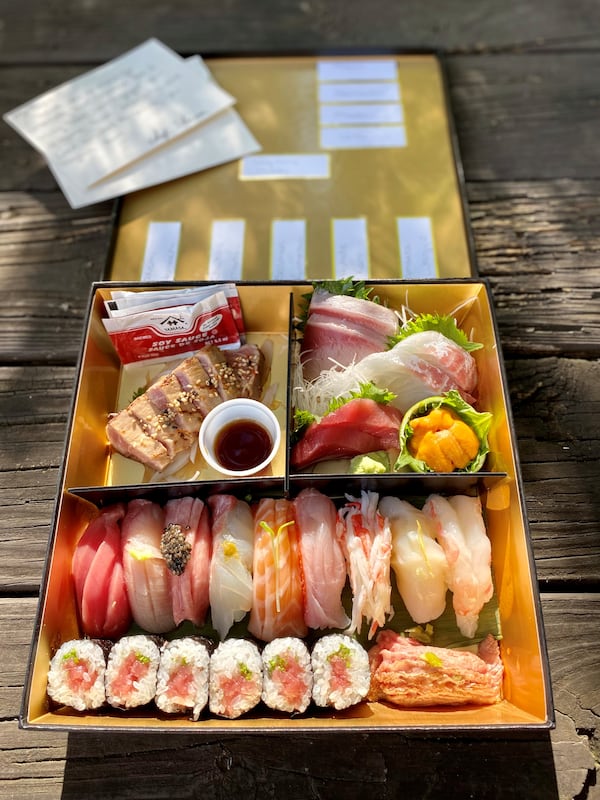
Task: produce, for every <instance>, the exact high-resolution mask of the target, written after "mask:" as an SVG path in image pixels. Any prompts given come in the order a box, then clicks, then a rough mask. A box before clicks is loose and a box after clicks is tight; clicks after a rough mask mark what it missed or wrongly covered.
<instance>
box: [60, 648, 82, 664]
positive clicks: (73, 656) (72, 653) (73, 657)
mask: <svg viewBox="0 0 600 800" xmlns="http://www.w3.org/2000/svg"><path fill="white" fill-rule="evenodd" d="M62 659H63V661H73V662H74V663H75V664H79V656H78V655H77V650H75V648H73V649H72V650H69V652H68V653H64V655H63V657H62Z"/></svg>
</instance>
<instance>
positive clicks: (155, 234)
mask: <svg viewBox="0 0 600 800" xmlns="http://www.w3.org/2000/svg"><path fill="white" fill-rule="evenodd" d="M180 235H181V222H151V223H150V225H149V226H148V235H147V237H146V249H145V251H144V260H143V262H142V274H141V280H142V281H172V280H173V279H174V277H175V270H176V269H177V256H178V254H179V237H180Z"/></svg>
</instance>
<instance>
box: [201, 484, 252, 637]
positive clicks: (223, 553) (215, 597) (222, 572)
mask: <svg viewBox="0 0 600 800" xmlns="http://www.w3.org/2000/svg"><path fill="white" fill-rule="evenodd" d="M208 505H209V506H210V510H211V512H212V543H213V550H212V558H211V562H210V583H209V597H210V609H211V617H212V624H213V627H214V628H215V630H217V632H218V633H219V636H220V637H221V639H224V638H225V637H226V635H227V633H228V632H229V629H230V628H231V626H232V625H233V623H234V622H239V620H241V619H242V618H243V617H244V616H245V614H246V613H247V612H248V611H250V609H251V608H252V555H253V551H254V520H253V518H252V511H251V510H250V506H249V505H248V503H246V502H244V501H243V500H238V499H237V498H236V497H233V496H232V495H226V494H216V495H213V496H212V497H209V498H208Z"/></svg>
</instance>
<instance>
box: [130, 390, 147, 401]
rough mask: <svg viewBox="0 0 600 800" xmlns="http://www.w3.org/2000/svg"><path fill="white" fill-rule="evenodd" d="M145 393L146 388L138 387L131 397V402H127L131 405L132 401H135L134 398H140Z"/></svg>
mask: <svg viewBox="0 0 600 800" xmlns="http://www.w3.org/2000/svg"><path fill="white" fill-rule="evenodd" d="M145 391H146V387H145V386H138V388H137V389H136V390H135V392H134V393H133V394H132V395H131V400H130V401H129V402H130V403H133V401H134V400H135V399H136V397H141V396H142V395H143V394H144V392H145Z"/></svg>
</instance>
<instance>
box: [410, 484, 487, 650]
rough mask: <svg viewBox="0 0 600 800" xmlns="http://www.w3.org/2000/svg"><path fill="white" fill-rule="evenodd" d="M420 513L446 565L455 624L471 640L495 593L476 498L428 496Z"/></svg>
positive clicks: (482, 524)
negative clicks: (431, 529)
mask: <svg viewBox="0 0 600 800" xmlns="http://www.w3.org/2000/svg"><path fill="white" fill-rule="evenodd" d="M423 511H424V513H425V514H427V515H428V516H429V517H430V519H431V520H432V522H433V525H434V531H435V536H436V539H437V540H438V542H439V543H440V545H441V546H442V549H443V550H444V553H445V554H446V560H447V562H448V586H449V588H450V590H451V591H452V605H453V607H454V612H455V614H456V624H457V625H458V628H459V630H460V632H461V633H462V634H463V636H467V637H468V638H469V639H472V638H473V637H474V636H475V633H476V631H477V625H478V623H479V613H480V611H481V609H482V608H483V606H484V605H485V603H487V602H488V600H490V598H491V597H492V594H493V593H494V587H493V583H492V572H491V567H490V564H491V560H492V554H491V544H490V540H489V538H488V536H487V533H486V529H485V523H484V521H483V515H482V513H481V502H480V500H479V497H468V496H466V495H456V496H454V497H450V498H448V499H446V498H444V497H442V496H441V495H431V496H430V497H428V499H427V500H426V502H425V505H424V506H423Z"/></svg>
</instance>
